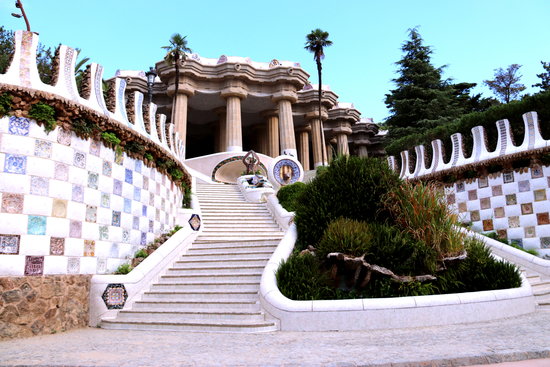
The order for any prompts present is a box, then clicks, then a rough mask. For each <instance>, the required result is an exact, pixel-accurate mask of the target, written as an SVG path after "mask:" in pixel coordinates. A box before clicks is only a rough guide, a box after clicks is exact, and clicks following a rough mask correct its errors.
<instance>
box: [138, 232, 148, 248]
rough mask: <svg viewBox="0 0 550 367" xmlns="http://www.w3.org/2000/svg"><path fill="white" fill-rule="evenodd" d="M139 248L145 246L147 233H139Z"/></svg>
mask: <svg viewBox="0 0 550 367" xmlns="http://www.w3.org/2000/svg"><path fill="white" fill-rule="evenodd" d="M139 244H140V245H141V246H145V245H147V233H145V232H141V241H140V242H139Z"/></svg>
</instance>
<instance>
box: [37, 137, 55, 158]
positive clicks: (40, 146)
mask: <svg viewBox="0 0 550 367" xmlns="http://www.w3.org/2000/svg"><path fill="white" fill-rule="evenodd" d="M34 155H35V156H36V157H41V158H50V157H51V156H52V143H51V142H50V141H44V140H35V142H34Z"/></svg>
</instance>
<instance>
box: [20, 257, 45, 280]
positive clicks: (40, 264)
mask: <svg viewBox="0 0 550 367" xmlns="http://www.w3.org/2000/svg"><path fill="white" fill-rule="evenodd" d="M43 273H44V256H25V275H26V276H28V275H42V274H43Z"/></svg>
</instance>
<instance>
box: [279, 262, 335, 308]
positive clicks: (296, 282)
mask: <svg viewBox="0 0 550 367" xmlns="http://www.w3.org/2000/svg"><path fill="white" fill-rule="evenodd" d="M277 286H278V287H279V290H280V291H281V293H282V294H284V295H285V296H286V297H288V298H290V299H293V300H302V301H306V300H319V299H332V298H334V291H333V290H332V288H331V287H330V286H329V279H328V277H327V275H326V274H325V273H323V272H322V271H321V270H320V264H319V261H318V260H317V258H316V257H315V256H313V255H311V254H302V255H300V254H293V255H291V256H290V257H289V258H288V259H287V260H286V261H283V262H282V263H281V265H280V266H279V269H277Z"/></svg>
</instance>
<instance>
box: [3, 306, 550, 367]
mask: <svg viewBox="0 0 550 367" xmlns="http://www.w3.org/2000/svg"><path fill="white" fill-rule="evenodd" d="M549 330H550V312H537V313H533V314H529V315H525V316H521V317H516V318H513V319H504V320H499V321H494V322H486V323H476V324H464V325H455V326H442V327H426V328H414V329H401V330H375V331H361V332H329V333H326V332H324V333H320V332H319V333H303V332H274V333H266V334H221V333H183V332H181V333H180V332H165V333H163V332H152V331H118V330H104V329H95V328H88V329H80V330H74V331H70V332H66V333H61V334H55V335H47V336H39V337H33V338H28V339H19V340H11V341H5V342H0V366H71V367H73V366H122V367H126V366H128V367H137V366H170V367H173V366H287V367H290V366H293V367H294V366H331V367H336V366H338V367H351V366H385V367H389V366H392V367H405V366H406V367H413V366H424V367H426V366H446V367H451V366H452V367H454V366H468V365H473V364H484V363H496V362H503V361H518V360H525V359H536V358H539V359H542V358H545V359H546V360H544V359H543V360H542V363H545V364H543V366H549V365H550V332H549ZM422 362H424V363H422ZM535 362H537V361H531V362H529V363H531V365H532V366H533V367H535V366H537V365H536V364H534V363H535ZM521 366H529V364H527V363H525V362H524V364H521ZM537 367H538V366H537Z"/></svg>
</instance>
